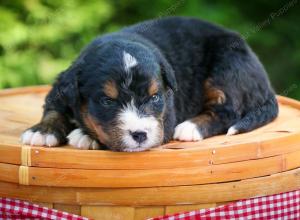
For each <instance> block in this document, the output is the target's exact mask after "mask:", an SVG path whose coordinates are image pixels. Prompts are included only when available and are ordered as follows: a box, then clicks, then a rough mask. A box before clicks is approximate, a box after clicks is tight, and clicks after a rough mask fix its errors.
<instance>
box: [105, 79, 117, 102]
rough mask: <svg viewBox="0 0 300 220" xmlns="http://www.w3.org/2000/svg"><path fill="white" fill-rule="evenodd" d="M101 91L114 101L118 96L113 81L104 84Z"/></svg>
mask: <svg viewBox="0 0 300 220" xmlns="http://www.w3.org/2000/svg"><path fill="white" fill-rule="evenodd" d="M103 91H104V93H105V94H106V95H107V96H108V97H110V98H113V99H116V98H117V97H118V95H119V92H118V89H117V85H116V83H115V82H114V81H107V82H106V83H105V84H104V87H103Z"/></svg>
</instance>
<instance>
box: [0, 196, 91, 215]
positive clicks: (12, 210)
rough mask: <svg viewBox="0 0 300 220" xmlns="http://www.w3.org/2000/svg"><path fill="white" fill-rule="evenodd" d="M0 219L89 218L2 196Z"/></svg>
mask: <svg viewBox="0 0 300 220" xmlns="http://www.w3.org/2000/svg"><path fill="white" fill-rule="evenodd" d="M0 219H6V220H10V219H12V220H18V219H39V220H41V219H43V220H88V218H84V217H80V216H78V215H73V214H69V213H67V212H62V211H58V210H55V209H48V208H46V207H41V206H38V205H35V204H31V203H29V202H25V201H21V200H18V199H8V198H0Z"/></svg>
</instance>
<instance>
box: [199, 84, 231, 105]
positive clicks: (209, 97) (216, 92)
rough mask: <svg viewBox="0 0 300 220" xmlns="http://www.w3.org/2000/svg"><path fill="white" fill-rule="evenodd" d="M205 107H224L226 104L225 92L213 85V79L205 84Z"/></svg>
mask: <svg viewBox="0 0 300 220" xmlns="http://www.w3.org/2000/svg"><path fill="white" fill-rule="evenodd" d="M204 96H205V105H206V106H207V105H222V104H224V103H225V102H226V96H225V94H224V92H223V91H222V90H220V89H218V88H216V87H214V86H213V85H212V82H211V79H208V80H206V82H205V83H204Z"/></svg>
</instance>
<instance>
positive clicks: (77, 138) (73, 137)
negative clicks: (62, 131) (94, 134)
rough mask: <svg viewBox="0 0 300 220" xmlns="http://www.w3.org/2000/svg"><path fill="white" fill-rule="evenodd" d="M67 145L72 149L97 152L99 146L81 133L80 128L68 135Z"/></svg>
mask: <svg viewBox="0 0 300 220" xmlns="http://www.w3.org/2000/svg"><path fill="white" fill-rule="evenodd" d="M67 138H68V140H69V142H68V143H69V144H70V145H72V146H73V147H76V148H79V149H83V150H89V149H90V150H97V149H99V144H98V142H97V141H95V140H93V139H92V138H90V136H89V135H86V134H84V133H83V131H82V130H81V129H80V128H77V129H75V130H73V131H72V132H71V133H70V134H69V135H68V137H67Z"/></svg>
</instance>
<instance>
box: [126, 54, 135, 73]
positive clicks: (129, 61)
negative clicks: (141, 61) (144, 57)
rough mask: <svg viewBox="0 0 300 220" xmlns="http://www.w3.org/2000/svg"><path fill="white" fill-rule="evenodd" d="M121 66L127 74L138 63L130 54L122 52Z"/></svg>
mask: <svg viewBox="0 0 300 220" xmlns="http://www.w3.org/2000/svg"><path fill="white" fill-rule="evenodd" d="M123 64H124V69H125V71H126V72H128V71H129V70H130V68H132V67H135V66H136V65H137V64H138V62H137V60H136V59H135V57H133V56H132V55H131V54H129V53H127V52H126V51H123Z"/></svg>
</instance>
